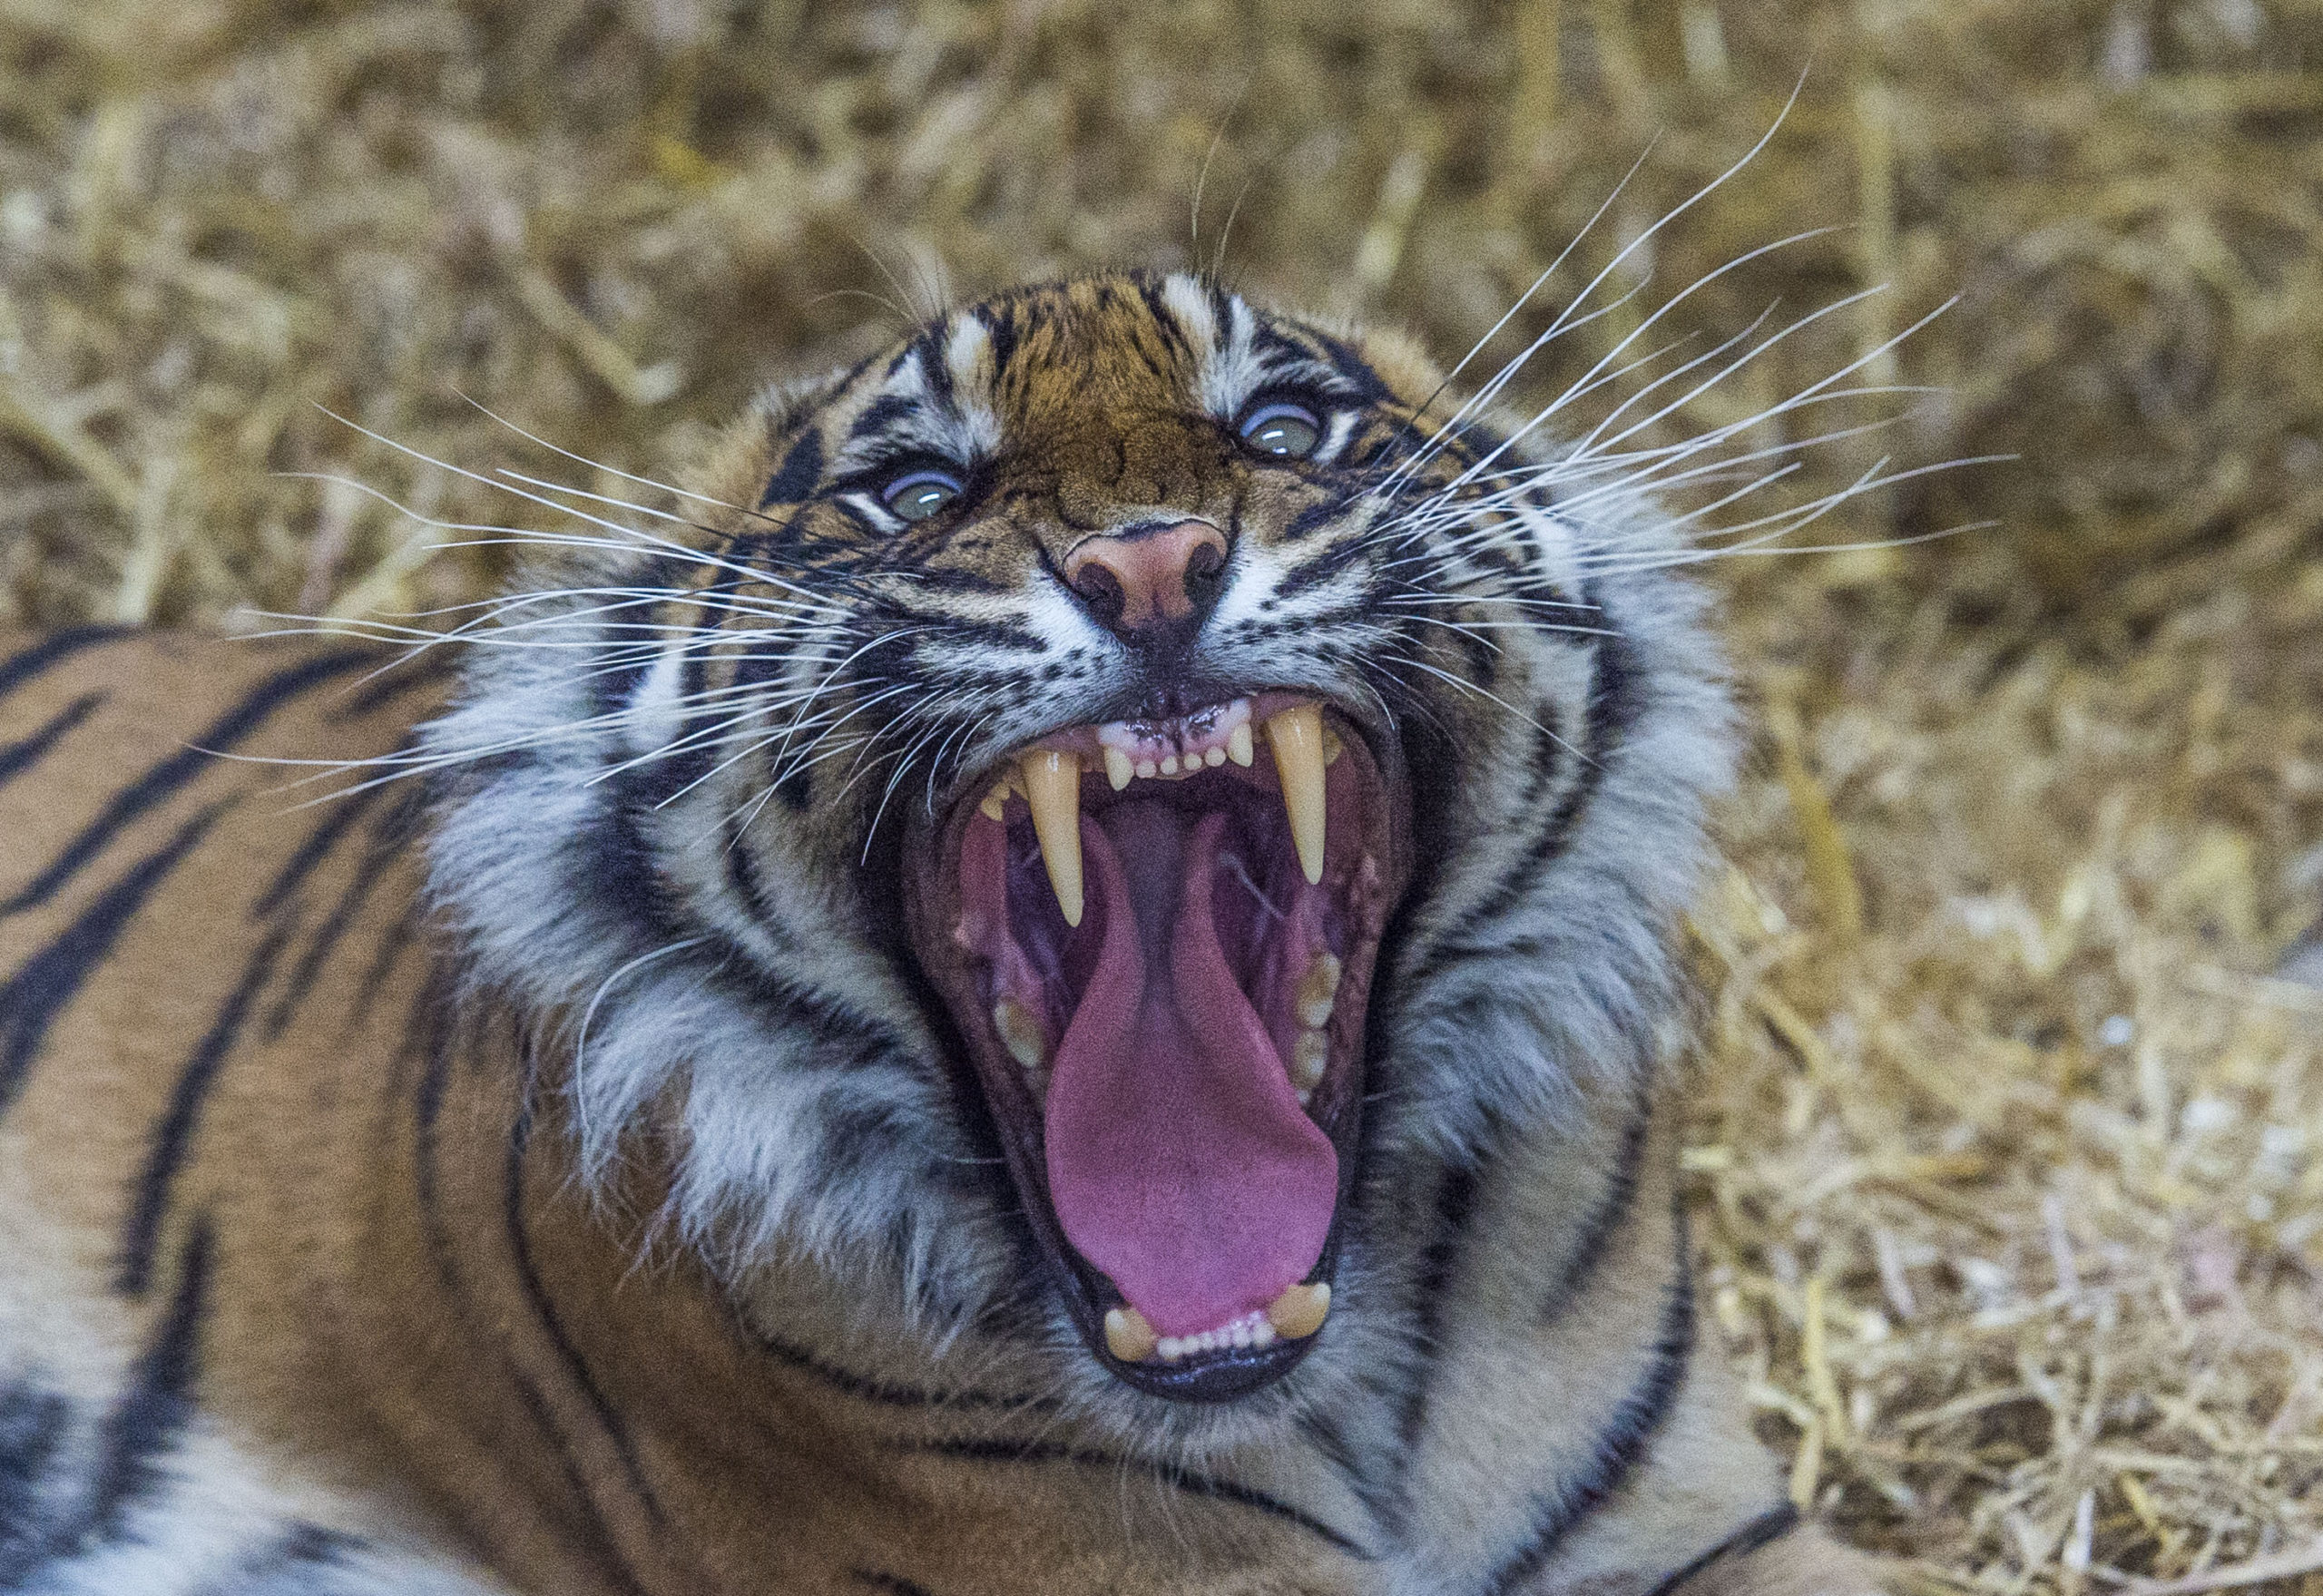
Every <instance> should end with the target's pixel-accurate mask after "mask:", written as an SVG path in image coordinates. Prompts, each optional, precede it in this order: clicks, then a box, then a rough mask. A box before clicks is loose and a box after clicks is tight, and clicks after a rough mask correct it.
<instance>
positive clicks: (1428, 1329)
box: [1396, 1169, 1483, 1458]
mask: <svg viewBox="0 0 2323 1596" xmlns="http://www.w3.org/2000/svg"><path fill="white" fill-rule="evenodd" d="M1482 1185H1483V1180H1482V1178H1481V1177H1480V1176H1479V1174H1478V1172H1477V1171H1476V1170H1473V1169H1456V1170H1447V1171H1446V1173H1445V1176H1444V1183H1443V1184H1442V1185H1441V1186H1439V1187H1438V1188H1437V1189H1436V1218H1435V1220H1434V1222H1433V1224H1432V1225H1431V1226H1430V1228H1429V1232H1428V1241H1427V1246H1426V1248H1424V1249H1422V1251H1421V1253H1420V1272H1419V1282H1418V1285H1417V1287H1416V1289H1415V1291H1414V1298H1415V1304H1416V1306H1415V1307H1414V1309H1413V1320H1414V1326H1413V1331H1412V1337H1411V1345H1412V1346H1414V1347H1416V1349H1417V1352H1416V1356H1417V1359H1418V1363H1417V1366H1416V1367H1415V1368H1414V1369H1413V1370H1412V1372H1411V1376H1410V1381H1411V1383H1410V1385H1409V1386H1408V1388H1407V1390H1406V1392H1405V1394H1404V1401H1403V1405H1402V1410H1401V1411H1400V1412H1399V1413H1398V1414H1397V1415H1396V1433H1397V1436H1398V1438H1399V1439H1401V1441H1402V1442H1403V1454H1404V1456H1405V1457H1407V1458H1409V1457H1411V1456H1412V1455H1413V1454H1414V1453H1415V1451H1416V1449H1417V1448H1418V1445H1419V1439H1420V1430H1421V1427H1422V1426H1423V1425H1426V1422H1427V1384H1428V1376H1429V1372H1430V1371H1431V1369H1433V1367H1434V1366H1435V1363H1436V1356H1437V1354H1438V1353H1439V1352H1440V1351H1441V1350H1442V1348H1441V1347H1440V1346H1439V1345H1438V1342H1439V1341H1440V1339H1441V1336H1440V1332H1441V1330H1442V1327H1443V1318H1444V1304H1445V1300H1446V1297H1448V1296H1449V1295H1450V1293H1451V1284H1452V1271H1453V1269H1454V1268H1456V1266H1457V1264H1458V1263H1459V1259H1460V1243H1461V1242H1462V1240H1463V1239H1465V1237H1466V1235H1467V1231H1468V1222H1469V1220H1470V1219H1473V1218H1475V1211H1476V1197H1477V1193H1478V1191H1479V1190H1480V1189H1481V1187H1482Z"/></svg>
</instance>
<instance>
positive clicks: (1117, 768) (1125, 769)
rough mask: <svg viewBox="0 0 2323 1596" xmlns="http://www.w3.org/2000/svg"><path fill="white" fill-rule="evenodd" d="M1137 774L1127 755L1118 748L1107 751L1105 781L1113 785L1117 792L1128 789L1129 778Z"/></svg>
mask: <svg viewBox="0 0 2323 1596" xmlns="http://www.w3.org/2000/svg"><path fill="white" fill-rule="evenodd" d="M1136 774H1137V771H1136V769H1135V768H1134V767H1132V765H1131V764H1130V762H1129V756H1128V755H1127V754H1125V753H1123V752H1122V751H1121V749H1116V748H1108V749H1106V750H1105V779H1106V780H1107V781H1110V782H1111V783H1112V787H1113V790H1114V791H1115V792H1119V791H1121V789H1122V788H1124V787H1127V786H1128V785H1129V778H1131V777H1132V776H1134V775H1136Z"/></svg>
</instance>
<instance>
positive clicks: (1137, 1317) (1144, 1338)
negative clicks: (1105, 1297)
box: [1105, 1307, 1161, 1363]
mask: <svg viewBox="0 0 2323 1596" xmlns="http://www.w3.org/2000/svg"><path fill="white" fill-rule="evenodd" d="M1160 1345H1161V1337H1158V1336H1156V1335H1155V1334H1154V1333H1153V1327H1152V1325H1149V1324H1147V1323H1146V1322H1145V1316H1144V1315H1143V1314H1142V1313H1140V1312H1138V1311H1137V1309H1135V1308H1133V1307H1109V1308H1107V1309H1106V1310H1105V1350H1106V1351H1108V1352H1110V1353H1112V1355H1113V1356H1115V1357H1117V1358H1120V1359H1121V1360H1122V1362H1123V1363H1143V1362H1144V1361H1145V1360H1146V1359H1147V1358H1149V1357H1152V1356H1153V1349H1154V1348H1155V1347H1156V1346H1160Z"/></svg>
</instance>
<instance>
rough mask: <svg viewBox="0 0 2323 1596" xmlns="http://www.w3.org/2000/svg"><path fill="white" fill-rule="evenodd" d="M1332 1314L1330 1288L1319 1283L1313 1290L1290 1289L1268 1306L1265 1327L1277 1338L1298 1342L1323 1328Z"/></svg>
mask: <svg viewBox="0 0 2323 1596" xmlns="http://www.w3.org/2000/svg"><path fill="white" fill-rule="evenodd" d="M1330 1311H1331V1288H1330V1287H1329V1286H1328V1285H1326V1284H1324V1283H1323V1282H1321V1281H1317V1282H1316V1283H1315V1284H1314V1285H1312V1286H1289V1287H1285V1288H1283V1293H1282V1295H1281V1296H1280V1297H1276V1298H1275V1299H1274V1300H1273V1301H1272V1302H1269V1304H1267V1323H1269V1325H1272V1326H1273V1327H1275V1331H1276V1333H1277V1334H1278V1335H1279V1336H1281V1337H1283V1338H1284V1339H1286V1340H1289V1341H1300V1340H1304V1339H1305V1338H1306V1337H1309V1336H1312V1335H1313V1334H1314V1333H1315V1332H1316V1331H1318V1330H1319V1329H1321V1328H1322V1327H1323V1320H1324V1319H1325V1318H1327V1317H1329V1315H1330Z"/></svg>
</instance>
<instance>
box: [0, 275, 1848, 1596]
mask: <svg viewBox="0 0 2323 1596" xmlns="http://www.w3.org/2000/svg"><path fill="white" fill-rule="evenodd" d="M1449 376H1456V370H1455V372H1454V373H1451V374H1447V373H1446V372H1445V371H1443V370H1441V369H1439V368H1438V367H1436V366H1435V365H1433V364H1431V363H1430V361H1429V359H1428V357H1426V355H1425V354H1424V353H1423V352H1422V351H1421V349H1420V348H1419V347H1418V345H1417V344H1416V341H1414V340H1412V339H1411V338H1408V337H1407V336H1405V335H1403V334H1400V333H1398V332H1396V331H1394V330H1391V329H1384V328H1377V327H1363V326H1358V325H1355V324H1352V323H1349V322H1346V321H1340V320H1333V319H1329V318H1316V317H1302V316H1298V315H1293V314H1290V313H1287V312H1282V311H1278V310H1273V309H1269V308H1263V307H1262V306H1261V305H1260V304H1258V303H1255V302H1253V299H1252V298H1246V297H1245V295H1244V294H1242V293H1241V292H1239V291H1237V290H1235V289H1231V288H1230V287H1229V286H1228V285H1227V284H1225V283H1224V282H1223V281H1221V280H1220V279H1217V278H1216V277H1214V276H1212V275H1209V274H1199V273H1191V272H1161V271H1148V270H1109V271H1101V272H1094V273H1092V274H1089V275H1085V276H1080V277H1074V278H1071V279H1065V280H1062V281H1057V282H1050V283H1044V284H1039V285H1034V286H1028V287H1024V288H1019V289H1012V290H1009V291H1005V292H1001V293H998V294H996V295H995V296H993V297H991V298H989V299H985V300H983V301H982V302H980V303H975V304H973V305H967V306H963V307H960V308H951V309H947V310H944V311H942V312H941V313H939V314H936V315H934V316H933V317H931V318H929V319H928V320H926V322H925V323H924V324H923V325H918V326H916V327H914V328H911V329H910V330H909V331H908V333H907V336H905V337H903V338H901V339H900V340H899V341H897V343H895V344H894V345H893V346H892V347H890V348H887V349H885V350H883V351H882V352H881V353H879V354H877V355H875V356H873V357H869V358H867V359H865V360H863V361H861V362H860V363H858V364H857V365H854V366H853V367H849V368H847V369H844V370H840V371H837V372H834V373H831V374H829V375H826V376H822V377H815V378H811V379H809V380H804V381H799V382H794V383H791V384H789V385H787V386H777V387H770V388H769V389H768V390H767V391H766V392H765V393H763V394H762V395H760V397H758V398H757V399H755V400H754V401H753V402H752V403H751V404H750V406H748V407H747V408H746V410H745V413H744V414H743V415H742V416H740V419H739V420H736V421H734V422H733V423H732V424H731V425H730V427H728V428H727V429H726V430H725V431H723V432H722V433H720V435H719V436H718V438H717V441H716V442H715V444H714V446H710V447H708V448H706V449H705V450H704V452H703V455H702V457H701V460H700V461H699V462H698V464H697V465H696V466H695V467H694V468H692V469H691V470H690V471H689V472H687V473H686V475H684V477H683V479H682V481H681V484H680V485H678V486H677V487H676V488H674V489H673V490H672V491H671V494H669V495H668V496H667V497H666V498H665V499H663V500H655V501H653V502H652V503H651V504H648V503H646V502H644V501H645V500H646V498H647V497H648V495H647V494H645V493H644V491H643V490H642V489H641V490H640V491H639V493H638V494H636V495H635V497H634V501H632V499H631V498H625V497H622V496H621V495H618V494H593V493H583V492H581V491H579V490H569V491H555V490H553V489H552V488H550V487H549V486H547V485H542V486H539V487H537V488H534V487H524V486H521V485H520V486H517V487H515V489H514V490H513V491H517V492H519V493H521V494H525V495H527V496H529V497H530V498H531V499H532V500H533V501H534V505H535V508H536V509H537V510H538V511H539V513H540V514H544V515H548V516H549V518H550V519H551V520H552V521H553V523H554V528H555V530H543V531H540V532H538V533H537V534H531V536H530V541H531V542H532V543H535V544H537V545H539V546H538V547H536V548H535V549H534V551H533V553H532V554H531V555H530V556H529V558H530V563H528V564H527V565H525V567H524V570H523V571H522V573H520V574H519V575H518V576H517V577H515V579H514V580H513V582H512V583H511V584H510V585H509V586H508V587H507V588H506V589H505V592H503V594H502V596H501V597H500V598H499V599H498V600H496V601H495V602H492V603H490V604H489V605H488V606H485V607H484V608H482V609H480V610H479V611H478V612H476V613H475V614H474V615H472V616H470V617H468V618H467V619H466V620H465V621H463V622H460V623H459V624H456V625H446V626H442V627H439V628H437V629H436V630H435V631H433V632H428V633H427V634H426V636H424V637H420V638H417V639H416V640H411V641H408V643H407V646H396V645H395V644H393V643H391V642H387V641H381V639H380V637H379V636H377V635H369V636H350V635H314V634H307V635H275V636H270V637H266V638H259V639H251V638H240V639H230V638H208V639H205V638H201V637H196V636H191V635H185V634H180V633H171V632H129V631H118V630H109V629H104V628H85V629H81V630H73V631H64V632H54V633H51V634H47V635H44V636H33V635H25V636H19V637H17V638H15V639H13V640H11V641H9V642H8V644H7V651H6V653H5V662H0V706H4V708H0V713H5V731H6V738H5V742H0V839H5V840H4V841H0V861H5V869H0V969H5V972H6V974H5V978H0V979H4V980H5V984H0V1215H5V1232H0V1233H5V1238H6V1239H5V1273H4V1274H0V1588H5V1589H8V1590H20V1591H40V1592H87V1593H91V1596H95V1593H100V1592H102V1593H106V1596H196V1593H202V1596H292V1593H300V1596H384V1593H387V1592H396V1593H398V1596H403V1593H425V1596H483V1593H485V1592H491V1593H495V1596H508V1593H515V1592H531V1593H536V1596H663V1593H671V1596H675V1593H687V1596H692V1593H705V1596H706V1593H713V1592H746V1591H747V1592H754V1593H763V1592H779V1593H784V1596H788V1593H791V1592H799V1593H808V1592H816V1593H826V1592H827V1593H831V1596H840V1593H848V1596H865V1593H867V1592H870V1593H877V1592H885V1593H887V1596H982V1593H987V1592H989V1593H997V1592H1010V1593H1016V1592H1040V1593H1046V1592H1058V1593H1065V1592H1120V1593H1124V1596H1146V1593H1152V1596H1161V1593H1193V1592H1211V1593H1225V1592H1240V1593H1260V1592H1265V1593H1277V1592H1279V1593H1282V1596H1291V1593H1300V1596H1321V1593H1325V1592H1377V1593H1381V1596H1402V1593H1413V1596H1517V1593H1519V1592H1551V1591H1554V1592H1586V1593H1588V1596H1727V1593H1737V1596H1742V1593H1748V1596H1778V1593H1785V1596H1787V1593H1793V1592H1797V1593H1801V1596H1805V1593H1816V1596H1854V1593H1856V1592H1866V1591H1874V1590H1877V1589H1878V1588H1879V1581H1880V1579H1881V1577H1882V1575H1881V1570H1880V1566H1879V1565H1878V1563H1877V1562H1876V1560H1874V1559H1872V1558H1871V1557H1869V1555H1868V1554H1866V1553H1862V1552H1856V1551H1854V1550H1852V1549H1850V1548H1848V1547H1846V1546H1844V1545H1843V1544H1842V1543H1841V1542H1839V1541H1838V1539H1837V1538H1836V1537H1835V1536H1833V1535H1831V1534H1830V1533H1829V1532H1827V1531H1826V1530H1825V1529H1824V1528H1822V1527H1820V1526H1818V1524H1817V1523H1813V1522H1812V1521H1811V1519H1810V1518H1808V1517H1807V1516H1806V1515H1803V1514H1802V1513H1800V1512H1799V1510H1798V1509H1797V1508H1795V1507H1794V1506H1793V1504H1792V1503H1791V1502H1790V1500H1789V1493H1788V1491H1787V1489H1786V1487H1785V1483H1784V1481H1783V1480H1782V1478H1781V1477H1780V1471H1779V1469H1778V1467H1777V1465H1776V1463H1775V1461H1774V1460H1773V1459H1772V1458H1771V1456H1770V1455H1769V1454H1768V1452H1767V1451H1766V1450H1765V1448H1764V1447H1763V1445H1762V1444H1761V1443H1760V1441H1759V1439H1758V1437H1757V1436H1756V1434H1754V1433H1753V1430H1752V1428H1751V1425H1750V1415H1749V1411H1748V1408H1747V1405H1746V1403H1745V1401H1744V1397H1743V1394H1742V1392H1741V1390H1740V1384H1739V1381H1738V1378H1737V1376H1735V1374H1734V1373H1733V1372H1732V1371H1731V1370H1730V1367H1729V1366H1728V1362H1727V1358H1726V1355H1725V1352H1724V1350H1723V1347H1722V1346H1721V1345H1720V1339H1719V1337H1720V1332H1719V1331H1718V1329H1717V1327H1716V1323H1715V1321H1714V1319H1712V1318H1711V1317H1709V1316H1706V1315H1705V1314H1704V1313H1702V1312H1701V1310H1700V1308H1699V1306H1698V1303H1697V1296H1696V1282H1695V1278H1694V1269H1695V1265H1694V1262H1693V1255H1692V1251H1691V1247H1690V1244H1689V1239H1688V1230H1687V1217H1686V1213H1687V1210H1686V1207H1685V1204H1684V1202H1683V1200H1682V1192H1681V1183H1680V1160H1679V1156H1678V1155H1679V1138H1680V1134H1681V1127H1680V1114H1681V1102H1680V1098H1679V1091H1680V1086H1681V1082H1680V1080H1679V1075H1678V1069H1677V1061H1678V1060H1679V1059H1681V1057H1682V1055H1683V1053H1684V1048H1685V1041H1686V1034H1687V1030H1688V1023H1689V993H1688V984H1687V980H1686V975H1685V965H1684V962H1683V949H1682V944H1681V940H1680V931H1681V915H1682V913H1683V910H1684V908H1685V906H1686V905H1687V903H1688V901H1689V898H1690V896H1691V894H1692V892H1693V891H1694V890H1695V887H1696V884H1697V881H1698V879H1699V878H1700V876H1701V874H1702V872H1703V870H1704V868H1705V867H1706V863H1707V861H1708V860H1709V859H1710V857H1711V848H1712V844H1711V842H1710V838H1709V835H1708V830H1707V827H1708V821H1707V819H1706V818H1705V817H1706V808H1707V806H1708V805H1709V804H1710V802H1711V801H1712V800H1713V799H1714V798H1716V796H1717V795H1718V794H1719V793H1720V791H1721V790H1723V789H1724V788H1726V787H1727V786H1728V784H1729V783H1730V780H1731V776H1732V769H1733V764H1734V759H1735V749H1736V746H1737V739H1738V731H1737V713H1736V710H1734V708H1733V701H1732V694H1731V691H1730V683H1729V671H1728V668H1727V667H1726V666H1725V664H1724V663H1723V661H1722V657H1721V653H1720V648H1719V645H1718V643H1717V641H1716V639H1715V635H1714V626H1713V617H1712V615H1711V612H1710V600H1709V599H1708V598H1707V597H1706V595H1705V592H1704V591H1703V589H1702V588H1701V585H1700V584H1698V583H1694V582H1692V581H1691V579H1689V578H1688V577H1687V576H1686V575H1685V574H1684V573H1683V572H1681V570H1680V569H1679V567H1681V565H1683V564H1684V563H1685V552H1686V549H1687V547H1688V545H1687V543H1686V542H1685V540H1684V539H1683V537H1682V536H1681V533H1682V527H1681V518H1680V517H1679V516H1678V515H1677V514H1674V513H1673V512H1671V511H1670V510H1667V509H1664V508H1660V507H1658V506H1657V504H1656V502H1655V500H1654V499H1653V497H1652V494H1651V492H1650V491H1649V490H1648V489H1646V488H1643V487H1640V486H1638V485H1636V482H1635V479H1634V474H1633V473H1629V472H1626V471H1624V470H1621V469H1615V468H1614V467H1615V465H1618V458H1617V455H1614V454H1611V453H1608V452H1607V451H1604V450H1603V449H1595V450H1593V449H1592V448H1589V447H1586V446H1580V445H1574V444H1565V445H1557V444H1554V443H1549V442H1544V441H1543V440H1541V439H1540V438H1538V437H1536V436H1531V435H1530V433H1529V432H1528V429H1527V428H1526V427H1525V426H1520V425H1517V424H1516V423H1514V422H1513V421H1511V420H1509V419H1507V418H1505V417H1504V416H1502V415H1501V413H1500V410H1499V408H1498V407H1497V405H1496V403H1495V398H1494V394H1493V391H1492V385H1485V386H1483V387H1477V388H1476V389H1475V392H1472V393H1469V394H1468V397H1465V399H1461V400H1459V401H1457V402H1455V400H1454V399H1452V398H1450V397H1446V396H1447V395H1448V394H1449V393H1450V392H1451V391H1452V390H1451V388H1450V387H1449V384H1448V381H1447V377H1449ZM1609 462H1613V464H1612V465H1609ZM500 480H501V481H502V482H504V483H508V482H512V481H514V482H516V483H519V484H522V483H526V482H531V481H533V480H534V479H531V478H511V477H506V476H504V477H502V478H501V479H500ZM599 480H600V483H601V485H602V482H603V479H602V478H600V479H599ZM638 480H640V481H641V482H642V481H643V480H644V479H642V478H641V479H638ZM383 629H384V630H388V631H392V630H393V629H392V628H385V627H384V623H383ZM358 630H360V629H358ZM377 630H381V629H375V632H376V631H377Z"/></svg>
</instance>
